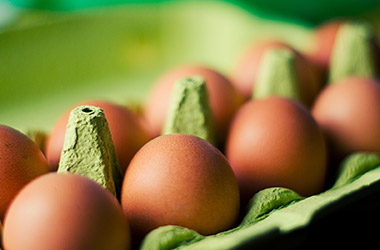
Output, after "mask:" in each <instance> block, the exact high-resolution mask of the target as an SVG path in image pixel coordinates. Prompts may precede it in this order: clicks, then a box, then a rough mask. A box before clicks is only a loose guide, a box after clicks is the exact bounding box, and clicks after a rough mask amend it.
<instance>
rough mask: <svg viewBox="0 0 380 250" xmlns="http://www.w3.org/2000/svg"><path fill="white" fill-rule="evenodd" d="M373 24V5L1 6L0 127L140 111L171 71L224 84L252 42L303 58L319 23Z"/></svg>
mask: <svg viewBox="0 0 380 250" xmlns="http://www.w3.org/2000/svg"><path fill="white" fill-rule="evenodd" d="M280 3H281V4H280ZM379 16H380V1H377V0H376V1H375V0H372V1H370V0H364V1H353V0H349V1H343V0H339V1H338V0H335V1H333V0H330V1H326V0H322V1H317V0H313V1H301V0H287V1H276V0H267V1H265V0H255V1H244V0H241V1H238V0H231V1H195V0H193V1H190V0H188V1H186V0H184V1H148V0H146V1H137V0H135V1H125V0H124V1H123V0H112V1H106V0H96V1H90V0H81V1H76V0H66V1H65V0H54V1H49V0H13V1H5V0H0V86H1V87H0V124H7V125H9V126H13V127H15V128H17V129H20V130H23V131H25V130H27V129H42V130H49V129H50V128H51V126H52V125H53V124H54V122H55V121H56V119H57V118H58V117H59V116H60V115H61V114H62V112H64V111H65V110H66V109H67V108H69V107H70V106H72V105H73V104H75V103H77V102H79V101H82V100H85V99H92V98H101V99H108V100H112V101H115V102H119V103H124V104H130V103H135V102H143V100H144V98H146V95H147V93H148V90H149V88H150V86H151V85H152V84H153V83H154V81H155V79H157V78H158V77H159V76H160V75H161V74H162V73H164V72H165V71H166V70H168V69H170V68H171V67H174V66H176V65H180V64H186V63H198V64H202V65H206V66H210V67H212V68H215V69H217V70H219V71H221V72H222V73H224V74H226V75H228V74H229V72H230V71H231V69H232V68H233V66H234V64H235V63H236V61H237V59H238V58H239V57H240V55H241V53H242V52H243V51H244V49H245V48H246V47H247V46H248V45H249V44H251V43H252V42H253V41H255V40H257V39H264V38H277V39H281V40H284V41H285V42H288V43H290V44H292V45H293V46H295V47H296V48H298V49H300V50H303V49H306V48H307V47H308V46H309V43H310V39H311V33H312V30H313V28H314V27H315V25H318V24H320V23H321V22H324V21H326V20H328V19H331V18H336V17H349V18H359V19H364V20H367V21H369V22H370V23H372V24H373V25H374V27H375V29H376V30H377V31H378V33H380V20H379V19H380V17H379Z"/></svg>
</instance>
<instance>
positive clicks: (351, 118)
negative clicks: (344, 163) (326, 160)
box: [312, 77, 380, 162]
mask: <svg viewBox="0 0 380 250" xmlns="http://www.w3.org/2000/svg"><path fill="white" fill-rule="evenodd" d="M379 84H380V83H379V82H378V81H376V80H372V79H366V78H362V77H350V78H346V79H343V80H340V81H339V82H336V83H332V84H330V85H328V87H326V88H325V89H324V90H323V91H322V92H321V94H320V95H319V97H318V98H317V100H316V102H315V104H314V107H313V110H312V114H313V116H314V117H315V119H316V120H317V122H318V123H319V124H320V126H321V128H322V129H323V131H324V133H325V134H326V137H327V139H328V142H329V144H330V152H331V156H332V157H333V158H332V160H333V161H334V162H337V161H339V160H341V159H342V157H344V156H346V155H348V154H350V153H352V152H355V151H373V152H377V153H380V140H379V138H380V85H379Z"/></svg>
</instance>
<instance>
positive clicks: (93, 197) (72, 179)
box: [3, 173, 130, 250]
mask: <svg viewBox="0 0 380 250" xmlns="http://www.w3.org/2000/svg"><path fill="white" fill-rule="evenodd" d="M3 245H4V248H5V249H6V250H25V249H38V250H52V249H54V250H84V249H94V250H103V249H104V250H106V249H107V250H108V249H114V250H118V249H120V250H126V249H129V246H130V232H129V227H128V223H127V220H126V218H125V216H124V214H123V211H122V209H121V207H120V204H119V203H118V201H117V200H116V198H114V197H113V196H112V194H111V193H110V192H109V191H107V190H106V189H104V188H103V187H101V186H100V185H98V184H97V183H95V182H94V181H92V180H90V179H88V178H86V177H83V176H80V175H77V174H57V173H50V174H46V175H44V176H41V177H40V178H37V179H35V180H34V181H32V182H30V183H29V184H28V185H27V186H25V188H24V189H22V190H21V192H20V193H19V194H18V195H17V196H16V198H15V200H14V201H13V202H12V204H11V206H10V208H9V210H8V212H7V214H6V217H5V222H4V231H3Z"/></svg>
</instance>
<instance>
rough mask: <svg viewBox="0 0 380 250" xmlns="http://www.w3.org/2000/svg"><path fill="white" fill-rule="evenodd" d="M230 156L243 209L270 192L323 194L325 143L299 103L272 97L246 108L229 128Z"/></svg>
mask: <svg viewBox="0 0 380 250" xmlns="http://www.w3.org/2000/svg"><path fill="white" fill-rule="evenodd" d="M226 155H227V158H228V160H229V161H230V164H231V167H232V169H233V171H234V173H235V175H236V178H237V181H238V183H239V187H240V193H241V199H242V204H245V203H246V202H247V201H248V199H250V198H252V196H253V195H254V194H255V193H256V192H258V191H259V190H262V189H264V188H268V187H277V186H280V187H286V188H289V189H292V190H293V191H295V192H297V193H299V194H300V195H303V196H309V195H313V194H316V193H318V192H320V191H322V189H323V186H324V181H325V175H326V145H325V140H324V137H323V134H322V131H321V129H320V127H319V126H318V124H317V123H316V121H315V120H314V119H313V117H312V116H311V114H310V112H309V111H308V110H307V109H306V108H305V107H304V106H303V105H301V104H300V103H298V102H296V101H293V100H290V99H286V98H282V97H269V98H267V99H260V100H252V101H249V102H247V103H246V104H244V105H243V106H242V107H241V108H240V109H239V111H238V112H237V113H236V116H235V117H234V119H233V121H232V123H231V128H230V131H229V134H228V139H227V146H226Z"/></svg>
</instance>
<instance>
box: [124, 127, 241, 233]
mask: <svg viewBox="0 0 380 250" xmlns="http://www.w3.org/2000/svg"><path fill="white" fill-rule="evenodd" d="M121 204H122V207H123V209H124V213H125V214H126V216H127V218H128V220H129V222H130V226H131V231H132V235H133V236H134V237H136V238H140V239H141V237H142V236H144V235H145V234H147V233H148V232H149V231H150V230H152V229H155V228H157V227H159V226H164V225H180V226H184V227H188V228H190V229H193V230H195V231H197V232H199V233H201V234H204V235H209V234H214V233H217V232H220V231H223V230H226V229H229V228H230V227H232V226H233V225H234V223H235V222H236V219H237V215H238V212H239V189H238V185H237V183H236V179H235V176H234V174H233V172H232V169H231V167H230V165H229V163H228V162H227V159H226V158H225V157H224V155H223V154H222V153H220V151H219V150H218V149H216V148H215V147H214V146H213V145H212V144H210V143H209V142H207V141H205V140H203V139H200V138H198V137H196V136H192V135H185V134H169V135H163V136H159V137H157V138H155V139H153V140H151V141H150V142H148V143H147V144H145V145H144V146H143V147H142V148H141V149H140V150H139V152H137V154H136V155H135V157H134V158H133V159H132V161H131V164H130V165H129V167H128V170H127V172H126V175H125V177H124V182H123V186H122V195H121Z"/></svg>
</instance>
